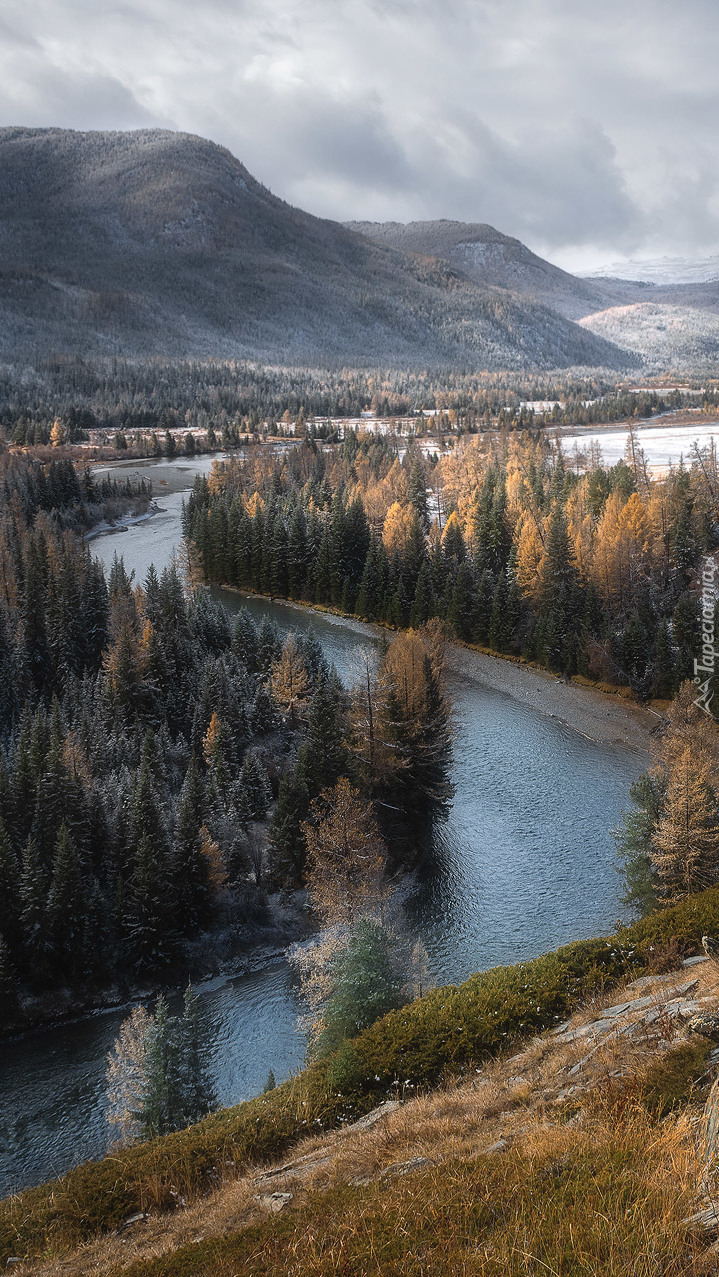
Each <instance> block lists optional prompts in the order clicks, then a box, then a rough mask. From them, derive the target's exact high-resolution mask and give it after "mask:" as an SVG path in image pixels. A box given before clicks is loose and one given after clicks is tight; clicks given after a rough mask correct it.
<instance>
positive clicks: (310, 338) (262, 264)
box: [0, 126, 636, 369]
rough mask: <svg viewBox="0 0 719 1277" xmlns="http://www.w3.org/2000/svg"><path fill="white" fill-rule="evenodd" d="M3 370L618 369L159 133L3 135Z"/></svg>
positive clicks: (454, 274)
mask: <svg viewBox="0 0 719 1277" xmlns="http://www.w3.org/2000/svg"><path fill="white" fill-rule="evenodd" d="M0 260H1V261H2V263H3V265H2V269H0V357H1V358H4V359H6V360H29V359H32V358H33V357H38V356H45V355H47V354H50V353H52V354H77V353H83V354H100V355H102V354H123V355H139V354H143V355H147V354H150V355H162V356H166V357H178V358H186V357H211V356H216V357H238V358H250V359H253V358H254V359H259V360H263V361H265V362H274V361H278V362H283V363H300V364H302V363H304V364H320V365H321V364H323V363H326V364H337V363H339V364H343V363H355V364H357V365H369V364H377V363H385V364H394V365H400V364H408V365H417V364H428V365H437V366H439V365H449V364H453V365H460V366H467V367H473V366H476V367H481V368H488V369H495V368H525V367H562V366H565V367H566V366H569V365H577V364H585V365H593V366H600V365H603V366H606V367H614V368H623V367H629V366H631V365H632V363H635V362H636V356H632V355H628V354H626V353H625V352H623V351H620V350H619V348H617V347H615V346H613V345H611V344H610V343H607V342H605V341H604V340H603V339H602V338H598V337H596V336H595V335H594V334H592V333H590V332H584V331H583V330H582V329H581V328H580V327H579V326H578V325H575V324H573V323H570V322H568V321H566V320H565V319H564V318H563V317H562V316H560V315H558V314H557V313H556V312H555V311H552V310H550V309H548V308H546V307H544V306H541V305H539V304H537V303H535V302H534V301H533V300H531V299H529V300H528V299H523V298H520V297H516V296H514V295H513V294H511V293H508V292H507V291H506V290H505V291H500V290H498V289H493V288H491V287H485V286H478V285H477V284H476V283H474V282H473V281H472V280H469V279H468V278H467V277H466V276H465V275H464V274H463V273H462V272H461V271H459V270H457V269H456V268H455V267H454V266H453V265H452V263H446V262H444V261H441V260H439V259H437V258H436V257H433V256H425V257H424V258H420V257H418V256H417V255H416V254H407V253H403V252H398V251H396V250H394V249H392V248H391V247H389V246H386V245H382V244H377V243H376V242H375V241H374V240H372V239H368V238H367V237H365V236H363V235H360V234H358V233H356V232H355V231H353V230H352V229H349V228H346V227H344V226H342V225H341V224H339V223H337V222H332V221H330V220H327V219H321V218H317V217H314V216H313V215H312V214H309V213H306V212H304V211H303V210H301V209H296V208H294V207H293V206H292V205H290V204H288V203H286V202H285V201H283V200H281V199H280V198H278V197H277V196H275V195H273V194H272V192H270V191H269V190H268V189H267V188H266V187H264V186H263V185H262V184H261V183H260V182H258V181H257V179H255V178H254V177H253V176H252V174H250V173H249V171H248V170H247V169H246V168H245V166H244V165H242V164H241V162H240V161H239V160H237V159H236V158H235V157H234V156H233V155H232V154H231V153H230V152H229V151H228V150H226V149H225V148H223V147H220V146H217V145H216V144H215V143H212V142H208V141H206V140H204V139H202V138H198V137H195V136H194V135H192V134H184V133H173V132H169V131H166V130H161V129H151V130H135V131H132V132H115V133H108V132H101V131H98V132H93V133H79V132H76V131H73V130H62V129H26V128H22V127H19V126H13V127H10V128H6V129H2V130H0Z"/></svg>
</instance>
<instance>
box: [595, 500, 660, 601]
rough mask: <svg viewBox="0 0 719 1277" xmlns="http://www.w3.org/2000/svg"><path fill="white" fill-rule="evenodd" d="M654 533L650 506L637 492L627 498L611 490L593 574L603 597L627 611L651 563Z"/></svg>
mask: <svg viewBox="0 0 719 1277" xmlns="http://www.w3.org/2000/svg"><path fill="white" fill-rule="evenodd" d="M651 546H652V534H651V527H650V524H649V519H648V514H647V508H646V506H645V505H644V502H643V501H642V499H641V497H640V496H639V494H638V493H637V492H633V493H632V495H631V496H630V497H629V498H628V500H627V501H624V500H623V498H622V494H621V493H620V492H619V491H615V492H611V493H610V494H609V496H608V497H607V501H606V505H605V507H604V512H603V514H602V517H601V519H600V520H599V525H598V527H597V534H596V538H595V542H594V556H593V563H592V576H593V579H594V582H595V585H596V587H597V590H598V591H599V594H600V595H601V597H602V598H603V599H604V600H605V602H607V603H608V604H609V605H610V606H611V607H613V608H615V609H617V610H618V611H620V612H621V611H625V610H626V609H627V608H628V607H629V606H630V605H631V603H632V601H633V599H634V595H635V592H636V589H637V587H638V585H639V584H640V582H641V581H642V580H643V579H644V578H645V577H646V575H647V571H648V569H649V567H650V565H651Z"/></svg>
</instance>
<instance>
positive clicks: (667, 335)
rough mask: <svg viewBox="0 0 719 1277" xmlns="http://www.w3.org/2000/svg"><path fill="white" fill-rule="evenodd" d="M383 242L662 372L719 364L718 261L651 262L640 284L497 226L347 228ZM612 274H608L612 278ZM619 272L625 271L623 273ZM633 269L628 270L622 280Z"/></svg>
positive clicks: (371, 225) (442, 224)
mask: <svg viewBox="0 0 719 1277" xmlns="http://www.w3.org/2000/svg"><path fill="white" fill-rule="evenodd" d="M347 225H348V226H349V227H351V228H352V229H353V230H356V231H360V232H361V233H362V234H363V235H367V236H369V237H371V238H372V239H374V240H375V241H376V242H377V243H380V244H384V245H386V246H387V247H390V248H394V249H397V250H401V251H403V252H408V253H417V254H422V255H424V256H425V257H428V256H431V257H433V258H435V259H436V260H440V261H445V262H446V263H447V264H448V265H450V266H451V267H453V268H454V269H455V270H457V271H460V272H461V273H462V274H463V275H464V276H465V277H466V278H467V279H470V280H472V281H473V282H474V283H476V284H478V285H480V286H484V287H488V288H494V289H502V290H506V291H507V293H511V295H513V296H519V297H523V298H526V299H528V300H531V301H533V302H539V303H540V304H542V305H544V306H547V307H549V308H550V309H552V310H555V311H556V312H557V313H558V314H560V315H563V316H564V317H565V318H568V319H573V320H578V321H581V326H582V327H583V328H585V329H586V330H587V331H588V332H593V333H594V334H595V336H601V337H605V338H606V339H607V340H608V341H611V342H613V343H614V344H615V345H617V346H621V347H622V349H624V350H626V351H629V352H633V353H634V354H636V355H640V356H641V357H642V359H643V360H646V361H648V362H649V363H650V364H652V365H653V366H654V367H655V368H656V369H661V370H667V371H669V370H671V369H676V370H677V371H680V370H681V371H689V370H690V369H692V368H696V369H697V370H698V371H705V370H706V369H707V366H708V364H710V363H711V361H712V359H714V360H715V359H716V347H715V344H714V342H715V332H716V330H717V327H718V326H719V270H718V269H717V266H719V258H716V259H711V260H708V261H706V262H704V263H694V264H690V263H679V262H675V261H672V260H671V259H664V262H663V263H654V264H651V263H644V264H643V266H644V271H643V273H642V271H640V270H639V269H637V273H636V277H635V276H634V275H633V276H632V278H629V277H627V275H626V274H624V277H623V278H619V277H613V278H609V277H608V276H607V275H605V274H604V273H602V274H601V275H599V274H595V273H593V274H592V275H591V276H583V277H581V278H580V277H578V276H576V275H571V274H569V272H567V271H564V270H560V268H559V267H558V266H553V265H552V263H551V262H547V261H545V260H544V259H543V258H541V257H538V256H537V255H536V253H533V252H532V251H531V249H529V248H527V246H526V245H525V244H523V243H522V242H521V241H520V240H518V239H512V238H511V237H510V236H509V235H503V234H502V233H501V232H500V231H497V230H495V229H494V227H493V226H486V225H483V224H481V223H469V222H452V221H438V222H409V223H407V224H406V225H402V224H401V223H399V222H348V223H347ZM610 269H613V268H608V271H609V270H610ZM619 269H620V268H619V267H618V268H617V270H619ZM629 269H632V270H633V264H632V263H624V264H623V265H622V266H621V271H622V273H625V272H627V270H629Z"/></svg>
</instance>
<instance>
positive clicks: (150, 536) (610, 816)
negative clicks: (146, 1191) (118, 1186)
mask: <svg viewBox="0 0 719 1277" xmlns="http://www.w3.org/2000/svg"><path fill="white" fill-rule="evenodd" d="M210 460H211V459H210V458H206V457H205V458H198V459H197V460H193V461H192V462H190V461H188V460H184V459H183V460H178V461H176V462H172V463H167V462H164V463H157V462H144V463H137V462H135V463H121V469H122V471H123V472H125V471H126V472H127V473H130V474H131V475H132V474H133V473H134V472H142V473H143V474H145V475H146V476H147V477H149V478H152V479H153V482H154V484H155V492H156V495H157V503H158V505H159V507H160V512H159V513H157V514H155V515H154V516H153V517H152V518H150V519H148V520H146V521H145V522H142V523H138V524H135V525H134V526H132V527H130V528H128V530H126V531H122V532H121V531H116V532H113V533H110V534H108V535H105V536H102V537H99V538H97V539H96V540H95V541H94V542H93V553H95V554H97V555H98V557H99V558H101V559H102V561H103V562H104V563H105V564H106V565H108V566H109V564H110V563H111V562H112V559H113V557H114V555H115V553H118V554H121V555H122V556H123V558H124V560H125V566H126V567H127V568H128V570H134V571H135V574H136V579H139V580H142V578H143V576H144V574H145V572H146V571H147V568H148V567H149V565H150V563H151V562H154V564H155V566H156V567H157V569H158V571H161V570H162V568H163V567H164V566H165V565H166V564H167V563H168V562H169V561H170V559H171V557H172V554H173V552H174V551H175V549H176V547H177V545H178V542H179V539H180V535H181V532H180V515H181V507H182V500H183V492H182V488H183V485H184V487H185V490H186V489H187V488H189V487H190V486H191V484H192V481H193V478H194V475H195V474H196V473H201V472H206V471H207V470H208V469H209V465H210ZM217 593H218V597H221V598H222V601H223V603H224V604H225V605H226V606H227V608H228V610H229V611H231V612H236V611H237V610H238V609H239V608H240V607H241V606H247V607H248V609H249V610H250V612H251V613H252V614H253V615H254V616H255V618H256V619H257V620H259V619H260V617H261V616H263V615H267V614H270V615H271V616H272V617H273V618H274V619H275V620H276V621H277V623H278V625H279V626H280V628H281V629H282V630H287V629H290V628H294V629H308V628H312V629H313V630H314V631H315V633H316V634H317V637H318V638H319V640H320V642H321V643H322V646H323V648H324V651H325V653H326V655H327V656H328V658H329V659H330V660H331V661H333V662H334V663H335V665H336V666H337V669H338V671H339V673H340V675H341V676H342V678H343V679H344V680H345V682H347V683H350V682H351V681H352V679H353V675H354V672H355V670H356V669H357V668H358V666H359V660H360V657H361V654H362V652H363V651H364V650H365V649H366V648H367V647H368V646H373V645H376V644H377V642H378V639H377V637H376V635H375V634H374V633H373V631H372V630H371V629H370V628H369V627H366V626H361V625H359V624H356V623H353V622H351V621H343V620H341V619H338V618H335V617H327V616H325V615H321V614H315V613H311V612H308V611H305V610H302V609H300V608H296V607H292V606H289V605H282V604H276V603H269V602H268V601H265V600H260V599H255V598H252V599H244V598H241V597H239V596H238V595H236V594H233V593H229V592H223V591H218V592H217ZM449 691H450V694H451V697H452V699H453V702H454V707H455V711H454V730H455V741H454V763H453V779H454V782H455V785H456V795H455V799H454V804H453V807H452V810H451V813H450V816H449V819H448V820H447V821H446V823H444V824H443V825H441V826H440V827H439V828H438V830H437V831H436V834H435V838H434V849H433V850H434V854H433V857H432V863H431V867H427V868H426V869H425V870H424V871H422V873H421V874H419V875H418V876H417V879H416V881H415V883H414V885H413V887H412V889H411V891H410V892H409V893H408V896H407V899H406V901H405V903H404V909H405V911H406V914H407V920H408V924H409V926H410V928H411V929H412V931H413V932H414V933H416V934H417V935H419V936H421V937H422V939H423V940H424V942H425V944H426V946H427V950H428V952H429V958H430V966H431V969H432V973H433V975H434V977H435V978H436V979H437V981H438V982H440V983H449V982H458V981H461V980H463V979H464V978H465V977H466V976H468V975H469V974H470V973H471V972H473V971H477V970H481V969H483V968H486V967H489V966H492V965H495V964H497V963H506V962H513V961H516V960H518V959H521V958H530V957H533V956H535V955H537V954H539V953H542V952H544V951H546V950H548V949H552V948H554V947H556V946H557V945H558V944H561V943H563V942H565V941H568V940H571V939H576V938H579V937H582V936H589V935H595V934H600V933H602V932H608V931H610V930H612V929H613V925H614V922H615V920H616V918H617V916H618V914H619V912H620V904H619V899H618V886H619V883H618V879H617V875H616V872H615V870H614V868H613V863H612V862H613V855H614V846H613V842H612V838H611V835H610V830H611V828H612V827H613V826H614V825H615V824H616V823H617V821H618V820H619V817H620V812H621V810H622V808H623V807H625V806H626V805H627V802H628V790H629V786H630V784H631V782H632V780H634V779H635V778H636V777H637V776H638V775H639V773H640V772H641V771H642V770H643V769H644V767H645V766H646V755H645V754H644V753H643V752H642V750H641V749H637V748H631V747H629V746H627V745H626V744H624V743H606V742H602V743H599V742H597V741H596V740H591V739H587V737H586V736H585V735H582V734H581V732H579V731H576V730H573V729H572V728H571V727H569V726H567V725H565V724H564V723H563V722H562V721H561V719H560V718H557V717H555V716H552V715H550V714H548V713H542V712H540V711H538V710H537V709H536V708H535V707H533V705H532V704H531V703H530V701H528V700H526V699H522V698H521V697H518V696H517V695H509V694H507V692H506V691H503V690H499V689H498V688H497V687H496V686H492V682H491V680H486V679H484V678H482V677H481V676H477V675H476V674H473V673H472V671H471V670H470V672H469V673H468V672H467V671H466V670H464V672H459V669H457V668H455V669H453V670H452V671H451V672H450V675H449ZM562 694H564V689H559V690H558V691H557V695H562ZM524 696H525V697H526V696H527V693H526V692H525V693H524ZM602 712H604V711H602ZM613 712H614V713H616V711H614V710H613ZM199 987H200V992H201V996H202V998H203V1000H204V1003H205V1006H206V1009H207V1011H208V1014H209V1016H210V1019H211V1021H212V1023H213V1027H214V1031H215V1035H216V1045H215V1048H214V1056H213V1073H214V1082H215V1086H216V1090H217V1093H218V1097H219V1099H220V1101H221V1102H222V1103H223V1104H231V1103H234V1102H237V1101H238V1100H241V1099H246V1098H249V1097H250V1096H252V1095H254V1094H257V1092H258V1091H259V1090H261V1089H262V1086H263V1084H264V1082H265V1079H266V1077H267V1073H268V1071H269V1069H270V1068H272V1070H273V1071H274V1074H275V1076H276V1078H277V1080H278V1081H279V1080H281V1079H283V1078H285V1077H287V1076H288V1075H289V1074H290V1073H291V1072H292V1071H293V1070H295V1069H297V1068H298V1067H300V1066H301V1064H302V1059H303V1053H304V1043H303V1040H302V1037H301V1035H300V1034H299V1032H298V1030H297V1028H296V1016H297V1012H298V1006H297V1001H296V996H295V992H294V988H293V985H292V981H291V977H290V972H289V967H288V965H287V963H286V961H285V960H284V959H283V958H280V959H276V960H274V961H272V962H271V963H270V965H269V966H266V967H265V968H264V969H262V970H259V971H257V972H255V973H254V974H250V975H242V976H236V977H231V976H222V977H218V978H216V979H213V980H209V981H207V982H205V983H204V984H202V985H200V986H199ZM125 1013H126V1012H125V1011H123V1010H113V1011H108V1012H102V1013H97V1014H95V1015H92V1016H89V1017H85V1018H83V1019H81V1020H78V1021H77V1022H75V1023H73V1024H63V1025H60V1026H56V1027H52V1028H48V1029H46V1030H44V1031H41V1032H35V1033H33V1034H32V1035H28V1036H26V1037H24V1038H21V1039H18V1040H15V1041H11V1042H6V1043H3V1044H0V1194H3V1193H8V1192H11V1191H14V1190H16V1189H18V1188H21V1187H23V1186H26V1185H29V1184H34V1183H38V1182H40V1181H41V1180H44V1179H46V1178H48V1177H49V1176H51V1175H55V1174H59V1173H61V1172H62V1171H64V1170H66V1169H67V1168H68V1167H69V1166H71V1165H74V1164H75V1163H77V1162H79V1161H82V1160H85V1159H86V1158H88V1157H97V1156H100V1155H101V1154H102V1153H103V1152H104V1151H105V1148H106V1147H107V1142H108V1128H107V1124H106V1120H105V1113H104V1106H103V1105H104V1099H103V1093H104V1072H105V1062H106V1056H107V1052H108V1050H109V1049H110V1048H111V1046H112V1044H113V1041H114V1038H115V1036H116V1033H117V1029H118V1026H119V1024H120V1021H121V1020H122V1018H123V1015H124V1014H125Z"/></svg>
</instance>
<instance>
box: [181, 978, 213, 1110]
mask: <svg viewBox="0 0 719 1277" xmlns="http://www.w3.org/2000/svg"><path fill="white" fill-rule="evenodd" d="M178 1036H179V1089H180V1092H181V1096H182V1103H181V1109H182V1118H181V1120H182V1125H183V1126H191V1125H193V1124H194V1123H195V1122H199V1121H200V1120H201V1119H202V1118H203V1117H206V1116H207V1114H208V1113H210V1112H212V1110H213V1109H214V1108H216V1107H217V1100H216V1097H215V1093H214V1089H213V1086H212V1082H211V1080H210V1060H209V1055H210V1044H211V1033H210V1028H209V1025H208V1024H207V1022H206V1018H205V1014H204V1011H203V1008H202V1005H201V1003H200V999H199V998H198V996H197V994H196V992H195V990H194V989H193V987H192V985H191V984H188V986H187V988H186V990H185V997H184V1001H183V1007H182V1019H181V1021H180V1023H179V1025H178Z"/></svg>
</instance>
